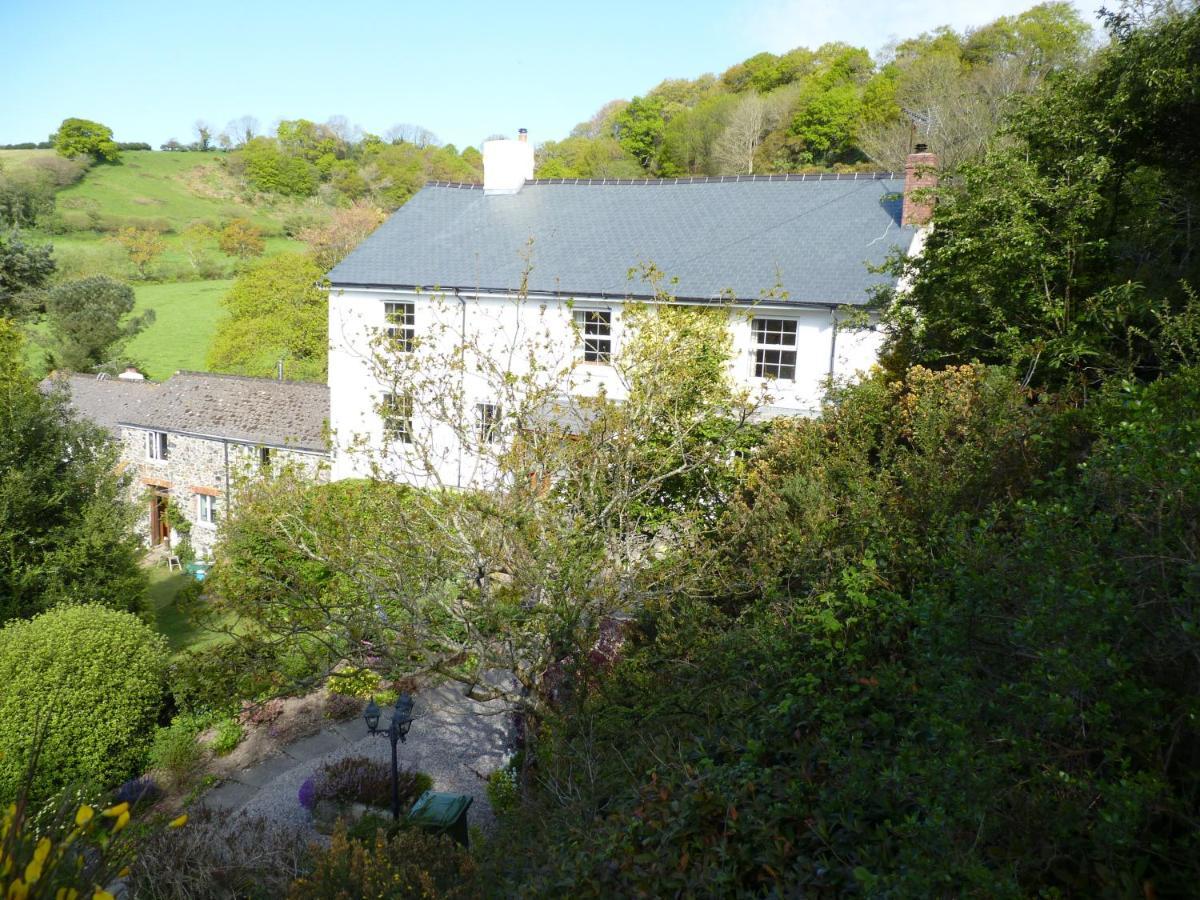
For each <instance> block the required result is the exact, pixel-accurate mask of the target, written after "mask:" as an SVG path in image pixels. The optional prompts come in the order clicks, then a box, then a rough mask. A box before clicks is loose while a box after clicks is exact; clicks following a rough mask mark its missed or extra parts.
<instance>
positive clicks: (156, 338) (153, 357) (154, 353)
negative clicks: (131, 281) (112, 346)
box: [128, 281, 233, 381]
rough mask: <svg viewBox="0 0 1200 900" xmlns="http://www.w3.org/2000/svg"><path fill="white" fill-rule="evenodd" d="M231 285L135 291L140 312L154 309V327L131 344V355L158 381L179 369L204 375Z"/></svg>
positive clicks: (203, 284) (161, 286) (166, 286)
mask: <svg viewBox="0 0 1200 900" xmlns="http://www.w3.org/2000/svg"><path fill="white" fill-rule="evenodd" d="M231 284H233V282H232V281H184V282H180V283H177V284H147V285H142V286H140V287H138V288H136V289H135V291H136V294H137V310H138V311H141V310H143V309H153V310H154V316H155V318H154V324H153V325H151V326H150V327H149V328H147V329H146V330H145V331H143V332H142V333H141V334H139V335H138V336H137V337H135V338H134V339H133V340H132V341H130V342H129V348H128V349H129V355H130V356H131V357H132V358H133V359H136V360H137V361H138V363H139V364H140V365H141V366H143V367H144V371H145V373H146V374H147V375H148V376H149V377H150V378H153V379H154V380H156V381H160V380H162V379H164V378H169V377H170V376H171V375H172V374H174V373H175V372H176V371H178V370H179V369H192V370H194V371H204V370H205V369H206V368H207V365H206V364H205V361H206V357H207V355H208V345H209V344H210V343H211V342H212V337H213V334H214V333H215V332H216V330H217V320H218V319H220V317H221V297H223V296H224V295H225V292H226V291H227V290H229V286H230V285H231Z"/></svg>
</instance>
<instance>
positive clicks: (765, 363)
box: [750, 318, 796, 381]
mask: <svg viewBox="0 0 1200 900" xmlns="http://www.w3.org/2000/svg"><path fill="white" fill-rule="evenodd" d="M750 328H751V332H752V334H753V339H754V377H755V378H776V379H779V380H781V381H795V380H796V320H795V319H759V318H755V319H753V320H751V323H750Z"/></svg>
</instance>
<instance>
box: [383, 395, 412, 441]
mask: <svg viewBox="0 0 1200 900" xmlns="http://www.w3.org/2000/svg"><path fill="white" fill-rule="evenodd" d="M380 406H381V409H380V414H381V415H382V417H383V433H384V435H385V436H387V437H388V438H390V439H391V440H393V441H399V442H400V443H401V444H411V443H412V442H413V427H412V409H413V405H412V397H409V396H408V395H407V394H384V395H383V403H382V404H380Z"/></svg>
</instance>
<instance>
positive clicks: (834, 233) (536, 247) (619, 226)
mask: <svg viewBox="0 0 1200 900" xmlns="http://www.w3.org/2000/svg"><path fill="white" fill-rule="evenodd" d="M903 187H904V180H903V178H898V177H895V176H892V175H890V174H880V175H873V174H868V175H856V176H853V177H851V176H845V175H843V176H836V177H829V176H824V177H817V176H799V175H787V176H761V177H747V176H738V177H729V178H681V179H660V180H650V181H629V180H621V181H613V180H608V181H605V180H584V179H566V180H564V179H548V180H535V181H528V182H526V183H525V186H524V187H523V188H522V189H521V190H520V191H519V192H517V193H515V194H486V193H484V191H483V190H482V189H481V188H480V187H479V186H478V185H460V184H453V183H446V182H435V183H431V184H429V185H426V187H425V188H423V189H422V190H421V191H419V192H418V193H417V194H416V195H415V196H414V197H413V198H412V199H411V200H410V201H409V202H408V203H406V204H405V205H404V206H403V207H401V208H400V209H399V210H397V211H396V212H395V213H393V214H392V216H391V218H389V219H388V220H387V221H386V222H385V223H384V224H383V225H381V226H380V227H379V228H378V229H377V230H376V231H375V232H374V234H372V235H371V236H370V237H368V238H367V239H366V240H365V241H363V243H362V244H360V245H359V246H358V247H357V248H356V249H355V250H354V251H353V252H352V253H351V254H350V255H349V256H347V257H346V258H345V259H344V260H343V261H342V262H341V263H340V264H338V265H337V266H336V267H335V268H334V269H333V271H332V272H330V274H329V279H330V282H331V283H332V285H333V287H334V288H335V289H336V288H339V287H341V288H353V287H390V288H419V289H425V290H447V291H448V290H451V289H459V290H465V291H475V290H481V291H499V292H508V291H514V290H517V289H518V288H519V286H520V284H521V280H522V275H523V274H524V273H525V271H526V269H527V267H528V269H529V281H528V290H529V291H530V292H532V293H545V294H555V295H560V296H568V297H612V298H624V297H634V298H644V297H652V296H653V295H654V292H653V288H652V287H651V286H650V285H648V284H647V283H646V281H645V280H644V279H641V278H638V277H631V274H630V270H631V269H635V268H637V267H640V266H642V265H644V264H653V265H654V266H655V267H656V268H657V269H658V270H659V271H660V272H662V273H663V275H664V276H665V279H666V280H664V282H663V287H664V288H665V289H667V290H669V291H670V292H671V293H672V294H674V295H675V296H676V297H678V298H680V299H688V300H693V301H707V300H715V299H720V298H722V297H725V296H729V295H732V296H733V297H735V298H736V299H737V300H739V301H741V302H756V301H759V300H761V299H762V298H763V294H764V292H768V291H771V290H772V289H774V288H776V286H777V285H778V286H779V287H780V288H782V290H783V291H784V292H785V293H786V302H788V303H792V304H798V305H808V306H813V305H816V306H833V305H841V304H852V305H860V304H863V303H865V302H867V300H868V299H869V291H870V289H871V287H872V286H874V285H877V284H881V283H886V282H887V281H889V280H890V279H889V278H888V276H886V275H878V274H873V273H871V272H870V271H869V270H868V265H869V264H878V263H881V262H882V261H883V260H884V259H885V257H886V256H887V255H888V254H889V253H890V252H891V251H892V250H893V249H900V250H902V251H907V250H908V248H909V245H910V244H911V243H912V239H913V236H914V235H915V234H916V229H915V228H913V227H911V226H909V227H901V225H900V214H901V205H902V201H901V191H902V190H903ZM670 279H678V281H677V282H675V283H671V282H670V281H669V280H670Z"/></svg>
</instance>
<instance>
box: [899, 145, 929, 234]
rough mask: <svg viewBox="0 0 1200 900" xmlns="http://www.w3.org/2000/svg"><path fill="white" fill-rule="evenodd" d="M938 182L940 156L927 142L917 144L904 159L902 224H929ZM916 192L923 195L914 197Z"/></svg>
mask: <svg viewBox="0 0 1200 900" xmlns="http://www.w3.org/2000/svg"><path fill="white" fill-rule="evenodd" d="M937 183H938V158H937V154H936V153H930V152H929V147H928V146H926V145H925V144H917V146H916V147H915V148H914V149H913V152H912V153H910V154H908V158H907V159H906V160H905V161H904V211H903V213H902V214H901V217H900V224H901V225H927V224H928V223H929V219H930V217H931V216H933V197H932V196H928V193H932V191H933V189H934V188H936V187H937ZM914 193H920V195H921V196H917V197H914V196H913V194H914Z"/></svg>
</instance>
